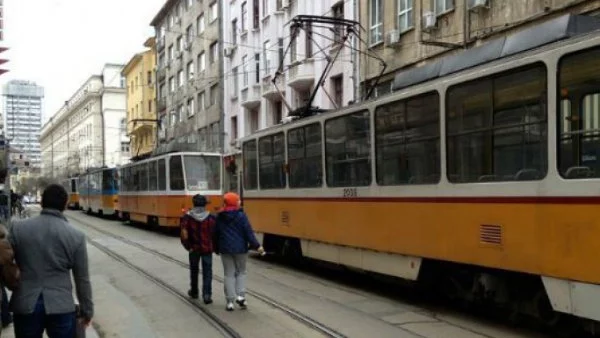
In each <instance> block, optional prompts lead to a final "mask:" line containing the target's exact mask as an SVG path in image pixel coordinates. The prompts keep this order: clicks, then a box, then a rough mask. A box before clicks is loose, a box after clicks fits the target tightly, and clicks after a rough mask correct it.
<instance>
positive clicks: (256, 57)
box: [254, 53, 260, 83]
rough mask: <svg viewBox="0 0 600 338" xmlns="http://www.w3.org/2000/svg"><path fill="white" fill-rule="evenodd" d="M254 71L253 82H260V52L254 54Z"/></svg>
mask: <svg viewBox="0 0 600 338" xmlns="http://www.w3.org/2000/svg"><path fill="white" fill-rule="evenodd" d="M254 65H255V67H254V72H255V76H254V80H255V83H260V54H258V53H256V54H254Z"/></svg>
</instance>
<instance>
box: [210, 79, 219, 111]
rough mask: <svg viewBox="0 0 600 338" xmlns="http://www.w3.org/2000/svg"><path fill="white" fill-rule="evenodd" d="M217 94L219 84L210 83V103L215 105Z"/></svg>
mask: <svg viewBox="0 0 600 338" xmlns="http://www.w3.org/2000/svg"><path fill="white" fill-rule="evenodd" d="M218 96H219V86H218V85H216V84H215V85H212V86H211V87H210V105H211V106H212V105H215V104H216V103H217V97H218Z"/></svg>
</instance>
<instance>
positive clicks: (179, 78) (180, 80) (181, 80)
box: [177, 70, 185, 87]
mask: <svg viewBox="0 0 600 338" xmlns="http://www.w3.org/2000/svg"><path fill="white" fill-rule="evenodd" d="M177 82H178V83H179V87H182V86H183V85H184V84H185V76H184V75H183V70H180V71H179V72H177Z"/></svg>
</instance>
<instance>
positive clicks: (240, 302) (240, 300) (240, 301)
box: [235, 296, 248, 309]
mask: <svg viewBox="0 0 600 338" xmlns="http://www.w3.org/2000/svg"><path fill="white" fill-rule="evenodd" d="M235 302H236V303H237V304H238V305H239V306H240V307H241V308H242V309H245V308H246V307H247V306H248V303H247V302H246V298H244V297H240V296H238V298H237V299H236V300H235Z"/></svg>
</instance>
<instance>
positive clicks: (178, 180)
mask: <svg viewBox="0 0 600 338" xmlns="http://www.w3.org/2000/svg"><path fill="white" fill-rule="evenodd" d="M169 173H170V175H169V176H170V178H169V187H170V189H171V190H183V189H185V184H184V179H183V164H182V163H181V156H171V158H169Z"/></svg>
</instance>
